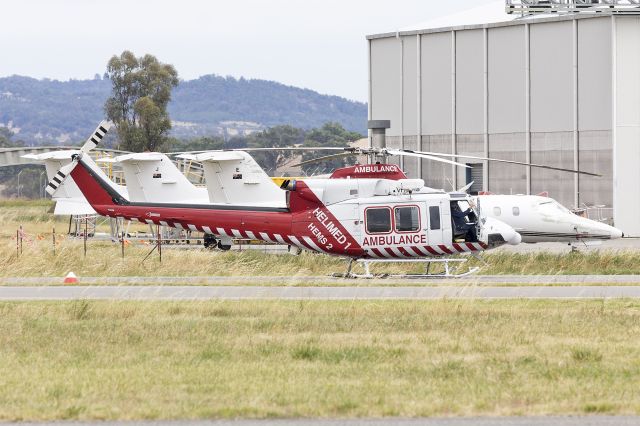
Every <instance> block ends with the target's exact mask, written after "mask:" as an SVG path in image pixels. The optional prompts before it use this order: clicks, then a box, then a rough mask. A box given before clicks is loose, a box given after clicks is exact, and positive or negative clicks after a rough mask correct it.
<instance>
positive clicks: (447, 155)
mask: <svg viewBox="0 0 640 426" xmlns="http://www.w3.org/2000/svg"><path fill="white" fill-rule="evenodd" d="M403 151H408V150H403ZM411 152H413V153H417V154H427V155H435V156H438V157H447V158H468V159H470V160H483V161H494V162H497V163H507V164H518V165H521V166H530V167H536V168H540V169H548V170H557V171H560V172H568V173H577V174H581V175H587V176H595V177H602V175H599V174H597V173H591V172H583V171H582V170H574V169H565V168H562V167H553V166H547V165H545V164H534V163H525V162H523V161H514V160H502V159H499V158H490V157H476V156H473V155H464V154H442V153H438V152H422V151H411Z"/></svg>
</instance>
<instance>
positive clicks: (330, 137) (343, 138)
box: [302, 122, 362, 174]
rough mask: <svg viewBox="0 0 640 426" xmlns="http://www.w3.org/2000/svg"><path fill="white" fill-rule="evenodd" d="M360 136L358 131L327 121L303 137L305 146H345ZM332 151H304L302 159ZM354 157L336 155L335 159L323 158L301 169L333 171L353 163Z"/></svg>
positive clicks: (306, 170) (329, 153) (327, 153)
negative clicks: (351, 130) (323, 159)
mask: <svg viewBox="0 0 640 426" xmlns="http://www.w3.org/2000/svg"><path fill="white" fill-rule="evenodd" d="M361 138H362V135H361V134H360V133H358V132H350V131H348V130H346V129H345V128H344V127H342V125H341V124H340V123H334V122H329V123H325V124H324V125H323V126H322V127H320V128H317V129H311V130H309V131H308V132H307V134H306V136H305V139H304V146H306V147H315V146H317V147H333V146H335V147H346V146H348V145H349V143H350V142H355V141H357V140H359V139H361ZM331 154H334V152H322V151H319V152H311V153H304V154H303V156H302V158H303V160H305V161H306V160H310V159H313V158H317V157H321V156H323V155H331ZM354 159H355V157H338V158H336V159H331V160H325V161H321V162H318V163H310V164H305V165H304V166H302V170H303V171H304V172H305V173H307V174H314V173H316V172H318V171H320V172H321V173H325V172H329V171H333V170H335V169H337V168H339V167H344V166H345V165H346V164H347V163H353V160H354Z"/></svg>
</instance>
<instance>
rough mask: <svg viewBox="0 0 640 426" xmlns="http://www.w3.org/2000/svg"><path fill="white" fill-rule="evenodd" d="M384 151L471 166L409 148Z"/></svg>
mask: <svg viewBox="0 0 640 426" xmlns="http://www.w3.org/2000/svg"><path fill="white" fill-rule="evenodd" d="M383 151H386V152H388V153H389V154H391V155H402V156H407V157H419V158H424V159H426V160H432V161H438V162H440V163H447V164H453V165H454V166H458V167H464V168H467V169H470V168H471V167H470V166H468V165H466V164H462V163H456V162H455V161H450V160H445V159H444V158H440V157H434V156H433V155H431V153H425V152H418V151H411V150H408V149H388V148H385V149H384V150H383Z"/></svg>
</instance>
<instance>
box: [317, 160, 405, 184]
mask: <svg viewBox="0 0 640 426" xmlns="http://www.w3.org/2000/svg"><path fill="white" fill-rule="evenodd" d="M330 178H331V179H347V178H351V179H390V180H400V179H406V178H407V175H405V174H404V172H403V171H402V170H401V169H400V167H398V166H396V165H395V164H356V165H355V166H351V167H343V168H341V169H336V170H335V171H334V172H333V173H332V174H331V176H330Z"/></svg>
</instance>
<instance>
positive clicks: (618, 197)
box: [613, 17, 640, 237]
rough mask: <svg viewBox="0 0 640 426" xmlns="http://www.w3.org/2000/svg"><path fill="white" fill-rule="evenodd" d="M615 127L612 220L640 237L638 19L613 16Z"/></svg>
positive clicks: (639, 65)
mask: <svg viewBox="0 0 640 426" xmlns="http://www.w3.org/2000/svg"><path fill="white" fill-rule="evenodd" d="M616 33H617V36H616V77H617V78H616V94H615V98H616V129H615V136H614V138H615V140H614V160H613V162H614V182H613V185H614V198H613V200H614V212H615V213H614V222H615V225H616V226H617V227H619V228H620V229H622V230H623V231H624V232H625V234H626V235H630V236H635V237H638V236H640V221H639V220H638V212H640V197H638V194H637V191H633V188H635V187H637V185H638V182H640V167H639V166H638V165H639V164H640V78H639V76H640V49H639V48H638V46H640V18H638V17H619V18H616Z"/></svg>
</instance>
